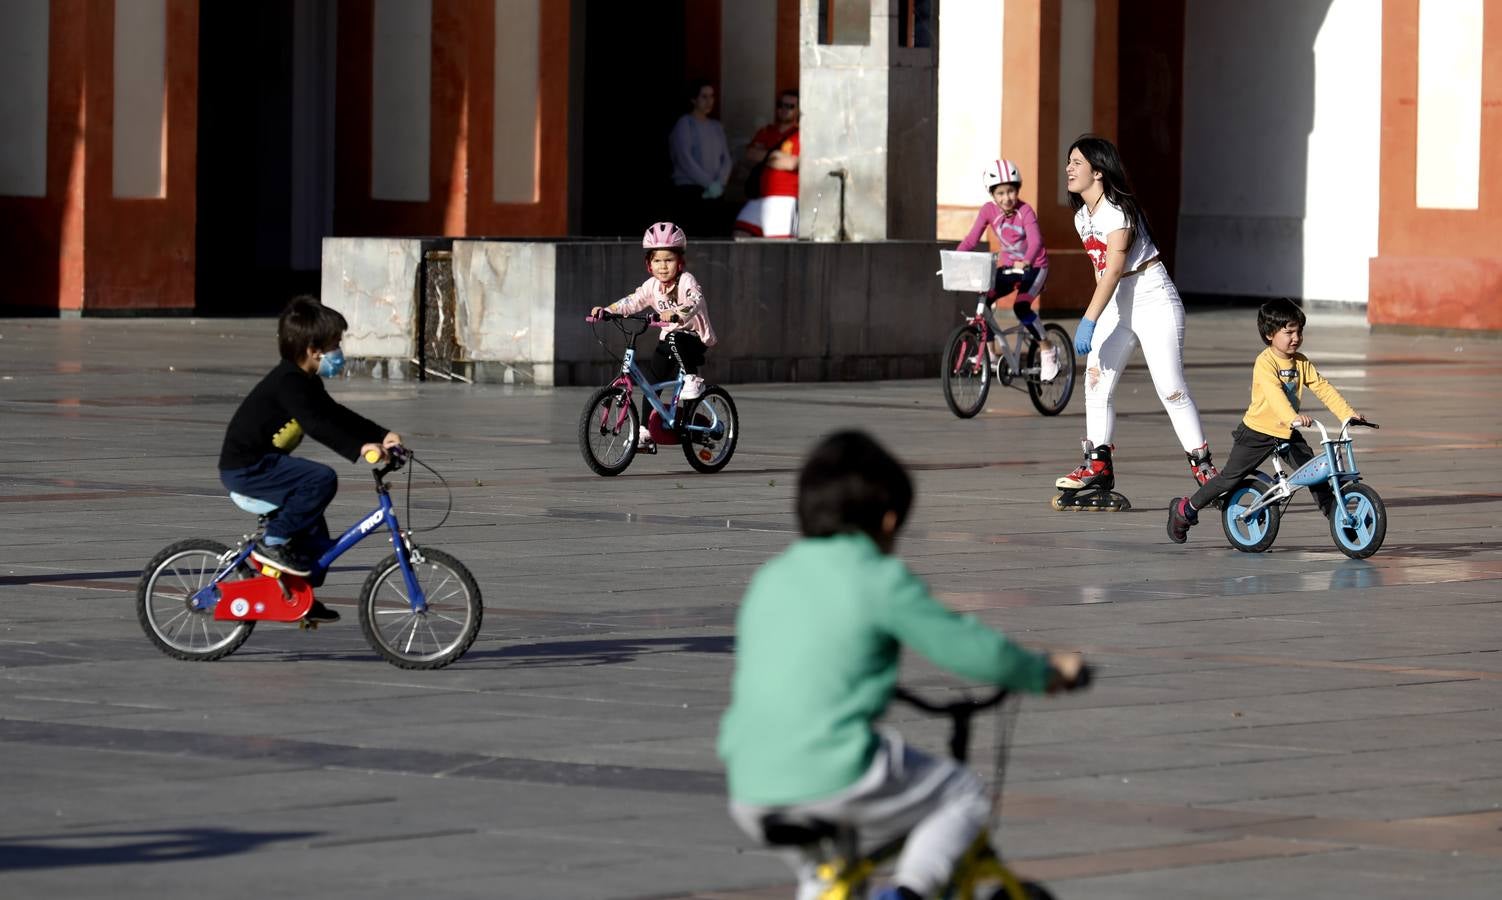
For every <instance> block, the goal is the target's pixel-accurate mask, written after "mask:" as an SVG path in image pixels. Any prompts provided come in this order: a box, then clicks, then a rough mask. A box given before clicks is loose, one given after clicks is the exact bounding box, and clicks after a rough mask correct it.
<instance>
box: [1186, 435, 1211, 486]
mask: <svg viewBox="0 0 1502 900" xmlns="http://www.w3.org/2000/svg"><path fill="white" fill-rule="evenodd" d="M1184 456H1185V457H1187V458H1188V459H1189V474H1191V475H1193V476H1194V480H1195V481H1197V482H1199V485H1200V487H1204V486H1205V482H1207V481H1209V480H1210V479H1212V478H1214V477H1215V476H1216V475H1218V474H1220V473H1219V471H1217V470H1216V468H1215V463H1214V462H1213V461H1212V460H1211V459H1210V444H1209V442H1206V443H1203V444H1200V445H1199V446H1198V447H1196V448H1195V449H1193V450H1190V451H1189V452H1188V453H1185V454H1184Z"/></svg>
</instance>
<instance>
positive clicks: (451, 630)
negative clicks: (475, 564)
mask: <svg viewBox="0 0 1502 900" xmlns="http://www.w3.org/2000/svg"><path fill="white" fill-rule="evenodd" d="M414 553H420V554H421V556H422V562H417V561H416V560H413V562H412V574H413V575H415V576H416V577H417V583H418V585H420V586H421V587H422V592H423V594H424V596H425V597H426V598H427V601H428V607H427V609H425V610H415V609H413V608H412V596H411V594H410V593H409V592H408V590H407V580H406V578H405V577H403V575H402V567H401V564H400V563H399V562H398V561H397V558H396V554H395V553H392V554H391V555H390V556H387V557H386V558H385V559H383V560H381V562H380V564H379V565H377V566H376V567H375V568H374V569H372V570H371V572H370V577H368V578H366V579H365V586H364V587H362V588H360V630H361V631H363V632H365V640H366V641H368V642H369V643H370V646H371V648H372V649H374V650H375V652H377V653H379V654H380V655H381V657H382V658H383V659H385V660H386V661H387V662H389V663H391V664H392V665H393V666H398V667H400V668H403V669H441V668H443V667H444V666H446V665H448V664H449V663H451V662H453V661H454V660H456V659H458V658H459V657H461V656H463V655H464V652H465V651H466V650H468V649H469V647H470V645H471V644H473V643H474V642H475V638H476V637H477V636H478V635H479V634H480V619H481V616H482V614H483V611H484V606H483V604H482V603H481V601H480V587H479V585H478V584H476V583H475V576H473V575H471V574H470V572H469V569H467V568H465V567H464V564H463V563H461V562H459V560H457V559H454V558H453V557H452V556H449V555H448V554H447V553H443V552H441V551H439V550H421V551H416V550H414Z"/></svg>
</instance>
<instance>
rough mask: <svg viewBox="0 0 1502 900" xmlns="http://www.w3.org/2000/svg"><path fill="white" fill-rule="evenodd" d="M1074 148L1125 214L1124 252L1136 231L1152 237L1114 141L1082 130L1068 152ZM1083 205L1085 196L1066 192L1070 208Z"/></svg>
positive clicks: (1133, 242)
mask: <svg viewBox="0 0 1502 900" xmlns="http://www.w3.org/2000/svg"><path fill="white" fill-rule="evenodd" d="M1075 150H1079V151H1080V155H1081V156H1083V157H1085V162H1087V163H1089V164H1090V168H1092V169H1094V170H1095V171H1097V172H1099V173H1100V175H1101V178H1100V185H1101V187H1102V188H1103V189H1104V190H1105V196H1106V199H1107V200H1109V201H1111V203H1112V205H1114V206H1115V207H1116V208H1117V209H1120V210H1121V213H1122V215H1124V216H1126V221H1127V252H1128V253H1130V252H1131V250H1132V245H1133V244H1135V243H1137V235H1138V233H1139V232H1140V233H1141V234H1145V235H1147V239H1148V240H1152V239H1153V230H1152V228H1151V227H1150V226H1149V225H1148V224H1147V216H1146V214H1144V213H1143V212H1142V207H1140V206H1138V205H1137V195H1136V194H1134V193H1132V183H1131V181H1130V180H1129V179H1128V178H1127V173H1126V166H1125V165H1123V164H1122V162H1121V153H1120V152H1119V151H1117V149H1116V145H1115V144H1113V143H1111V142H1110V141H1108V140H1106V139H1105V138H1103V137H1096V136H1095V135H1093V134H1082V135H1080V136H1079V137H1077V138H1075V140H1074V143H1072V144H1070V145H1069V152H1070V153H1073V152H1074V151H1075ZM1084 205H1085V198H1083V197H1081V196H1080V195H1079V194H1076V193H1074V192H1073V191H1070V192H1069V208H1070V209H1072V210H1074V211H1075V212H1079V211H1080V207H1082V206H1084Z"/></svg>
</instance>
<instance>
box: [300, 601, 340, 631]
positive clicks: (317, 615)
mask: <svg viewBox="0 0 1502 900" xmlns="http://www.w3.org/2000/svg"><path fill="white" fill-rule="evenodd" d="M303 618H304V619H306V620H307V621H309V622H316V623H318V624H319V625H327V624H329V623H330V622H337V621H339V613H337V612H335V611H334V610H332V609H329V608H328V607H327V606H324V605H323V601H322V600H314V601H313V605H312V606H310V607H308V612H307V614H306V615H304V616H303Z"/></svg>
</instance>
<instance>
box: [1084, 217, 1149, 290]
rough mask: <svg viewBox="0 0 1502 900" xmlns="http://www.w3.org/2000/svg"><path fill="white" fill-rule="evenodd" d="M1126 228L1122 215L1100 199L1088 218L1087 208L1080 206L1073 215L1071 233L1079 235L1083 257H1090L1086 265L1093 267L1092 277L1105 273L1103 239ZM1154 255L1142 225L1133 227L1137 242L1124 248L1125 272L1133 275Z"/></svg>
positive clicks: (1104, 240)
mask: <svg viewBox="0 0 1502 900" xmlns="http://www.w3.org/2000/svg"><path fill="white" fill-rule="evenodd" d="M1125 227H1127V220H1126V214H1125V213H1123V212H1122V211H1121V207H1119V206H1117V205H1116V204H1114V203H1112V202H1111V201H1110V200H1107V199H1106V198H1105V197H1101V198H1100V202H1099V203H1097V204H1096V205H1095V215H1093V216H1092V215H1091V214H1090V207H1088V206H1081V207H1080V208H1079V209H1078V210H1076V211H1075V213H1074V230H1075V231H1077V232H1079V235H1080V241H1081V242H1082V243H1083V244H1084V245H1085V254H1086V255H1087V256H1089V257H1090V263H1091V264H1092V265H1094V266H1095V274H1096V276H1097V277H1099V276H1100V275H1101V274H1102V273H1103V272H1105V271H1106V236H1107V235H1109V234H1110V233H1111V232H1113V231H1120V230H1121V229H1123V228H1125ZM1157 255H1158V248H1157V247H1155V246H1153V239H1152V238H1150V237H1148V236H1147V229H1145V228H1143V227H1142V223H1141V222H1138V223H1137V239H1136V240H1135V241H1133V242H1132V246H1130V247H1128V248H1127V261H1126V269H1125V271H1126V272H1134V271H1136V270H1137V269H1138V268H1140V267H1141V266H1142V264H1143V263H1145V262H1147V261H1148V260H1150V259H1152V258H1153V257H1154V256H1157Z"/></svg>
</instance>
